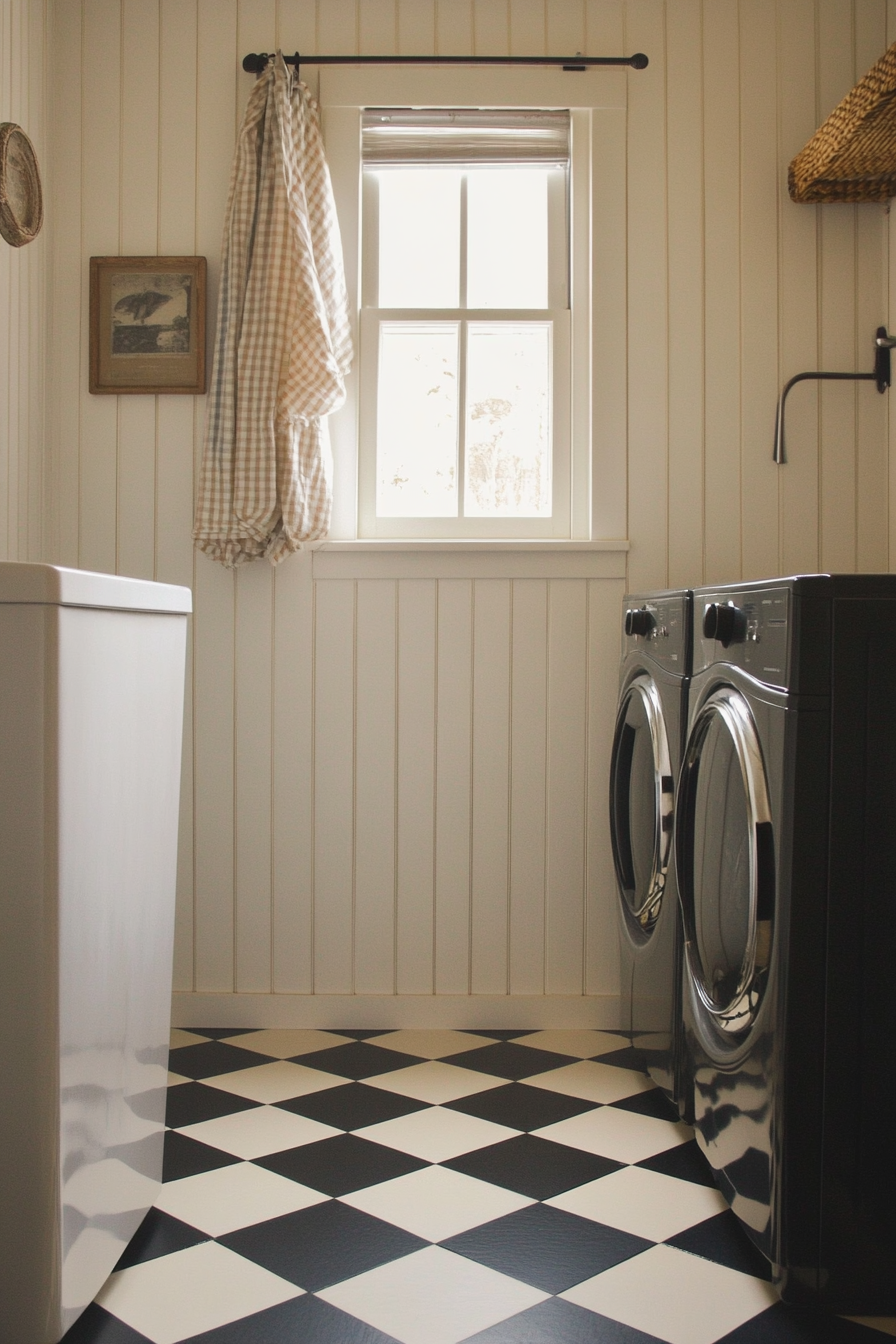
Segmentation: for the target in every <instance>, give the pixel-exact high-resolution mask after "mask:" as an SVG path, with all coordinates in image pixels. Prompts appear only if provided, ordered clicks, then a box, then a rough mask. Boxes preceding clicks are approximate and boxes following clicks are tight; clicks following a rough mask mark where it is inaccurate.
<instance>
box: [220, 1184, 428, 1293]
mask: <svg viewBox="0 0 896 1344" xmlns="http://www.w3.org/2000/svg"><path fill="white" fill-rule="evenodd" d="M218 1241H219V1242H220V1244H221V1245H222V1246H227V1247H229V1248H230V1250H232V1251H236V1253H237V1254H238V1255H242V1256H245V1258H246V1259H247V1260H253V1261H254V1262H255V1264H257V1265H261V1266H262V1268H263V1269H267V1270H269V1271H270V1272H271V1273H272V1274H277V1275H279V1277H280V1278H281V1279H286V1280H287V1282H289V1283H294V1284H296V1285H297V1286H298V1287H299V1288H305V1289H306V1290H307V1291H308V1292H315V1291H316V1290H317V1289H319V1288H329V1287H330V1285H331V1284H334V1283H340V1282H341V1281H342V1280H343V1279H352V1278H354V1277H355V1275H356V1274H364V1273H366V1271H367V1270H369V1269H376V1267H377V1265H385V1264H387V1263H388V1261H390V1260H399V1259H401V1258H402V1257H403V1256H405V1255H411V1254H412V1253H413V1252H414V1251H420V1250H422V1249H423V1248H424V1247H425V1246H428V1245H429V1244H430V1243H429V1242H428V1241H424V1240H423V1239H422V1237H415V1236H414V1235H413V1233H411V1232H405V1231H404V1230H403V1229H402V1228H400V1227H394V1226H393V1225H392V1224H391V1223H384V1222H383V1221H382V1220H381V1219H379V1218H372V1217H371V1216H370V1214H368V1213H362V1212H361V1211H360V1210H359V1209H353V1208H351V1207H350V1206H349V1205H348V1204H340V1202H339V1201H338V1200H335V1199H329V1200H327V1202H326V1203H325V1204H315V1205H314V1206H313V1207H312V1208H310V1209H300V1210H299V1212H298V1213H288V1214H286V1215H284V1216H283V1217H282V1218H272V1219H270V1220H269V1221H268V1222H266V1223H256V1224H255V1226H254V1227H244V1228H240V1230H239V1231H238V1232H228V1233H227V1235H226V1236H224V1237H218Z"/></svg>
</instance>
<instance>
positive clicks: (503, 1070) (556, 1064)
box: [442, 1041, 578, 1081]
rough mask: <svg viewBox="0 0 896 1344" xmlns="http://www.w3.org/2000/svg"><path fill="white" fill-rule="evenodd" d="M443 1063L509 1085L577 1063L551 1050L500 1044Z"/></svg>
mask: <svg viewBox="0 0 896 1344" xmlns="http://www.w3.org/2000/svg"><path fill="white" fill-rule="evenodd" d="M442 1063H443V1064H456V1065H457V1066H458V1068H461V1069H476V1070H477V1072H478V1073H490V1074H493V1075H494V1076H495V1077H497V1078H507V1079H508V1081H509V1080H511V1079H513V1080H517V1079H520V1078H531V1077H532V1075H533V1074H535V1073H546V1072H547V1070H548V1069H559V1068H562V1066H563V1065H564V1064H577V1063H578V1060H577V1059H576V1058H575V1056H573V1055H558V1054H556V1053H555V1052H554V1051H553V1050H539V1049H537V1047H535V1046H531V1045H516V1044H515V1043H514V1042H513V1041H500V1042H499V1043H498V1044H497V1045H483V1046H477V1047H475V1048H474V1049H473V1050H463V1051H461V1053H460V1054H457V1055H448V1056H447V1057H446V1058H445V1059H443V1060H442Z"/></svg>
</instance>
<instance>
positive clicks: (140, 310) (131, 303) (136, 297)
mask: <svg viewBox="0 0 896 1344" xmlns="http://www.w3.org/2000/svg"><path fill="white" fill-rule="evenodd" d="M170 302H171V295H170V294H160V293H159V292H158V290H155V289H145V290H144V291H143V293H142V294H126V295H125V296H124V298H123V299H119V300H118V302H117V303H116V305H115V308H114V311H115V312H116V313H128V314H130V316H131V317H132V318H133V319H134V321H135V322H140V323H141V324H142V323H145V321H146V319H147V318H148V317H152V315H153V313H154V312H155V311H156V309H157V308H161V306H162V304H163V303H170Z"/></svg>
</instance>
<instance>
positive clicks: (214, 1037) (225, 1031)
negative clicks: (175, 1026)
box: [178, 1027, 258, 1049]
mask: <svg viewBox="0 0 896 1344" xmlns="http://www.w3.org/2000/svg"><path fill="white" fill-rule="evenodd" d="M181 1031H192V1033H193V1035H194V1036H207V1037H208V1038H209V1040H210V1041H222V1040H224V1039H226V1037H228V1036H251V1035H252V1033H253V1032H256V1031H258V1027H181ZM182 1048H183V1047H182V1046H178V1049H182Z"/></svg>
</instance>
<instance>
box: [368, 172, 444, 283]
mask: <svg viewBox="0 0 896 1344" xmlns="http://www.w3.org/2000/svg"><path fill="white" fill-rule="evenodd" d="M378 177H379V185H380V218H379V227H380V261H379V306H380V307H381V308H456V307H457V305H458V302H459V294H460V182H461V174H460V172H456V171H454V170H452V169H444V168H441V169H439V170H438V171H432V170H427V169H426V168H418V169H412V170H405V169H396V170H394V171H391V172H382V173H379V174H378Z"/></svg>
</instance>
